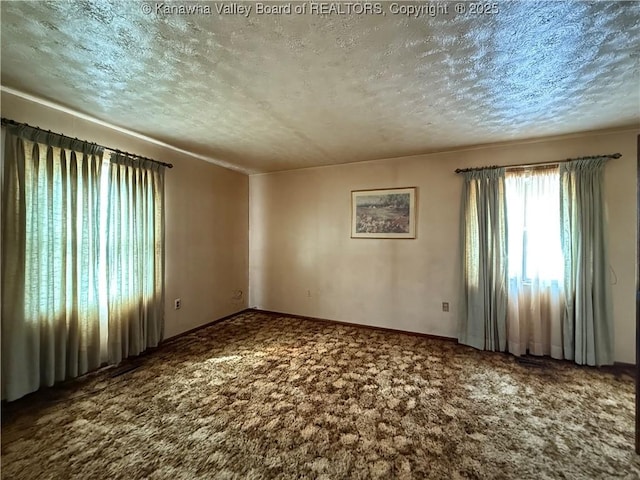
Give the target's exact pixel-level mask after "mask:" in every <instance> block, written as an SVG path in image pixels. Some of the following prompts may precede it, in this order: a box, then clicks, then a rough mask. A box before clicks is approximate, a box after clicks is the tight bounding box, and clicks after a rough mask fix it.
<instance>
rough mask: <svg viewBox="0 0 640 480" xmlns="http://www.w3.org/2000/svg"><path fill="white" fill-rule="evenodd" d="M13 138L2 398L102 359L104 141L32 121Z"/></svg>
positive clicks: (5, 220)
mask: <svg viewBox="0 0 640 480" xmlns="http://www.w3.org/2000/svg"><path fill="white" fill-rule="evenodd" d="M7 130H8V131H7V133H6V138H5V145H4V146H5V155H4V167H3V171H4V175H3V188H2V398H3V399H4V398H6V399H8V400H14V399H16V398H19V397H21V396H23V395H25V394H27V393H29V392H32V391H34V390H37V389H38V388H39V387H40V386H41V385H53V384H54V383H55V382H57V381H60V380H64V379H66V378H70V377H75V376H78V375H82V374H83V373H85V372H87V371H89V370H91V369H94V368H96V367H98V366H99V365H100V360H101V359H100V312H99V307H98V283H97V278H98V255H99V250H98V245H99V235H100V229H99V208H98V207H97V206H98V198H99V195H100V182H99V176H100V168H101V163H102V150H101V149H100V148H97V147H96V146H95V145H90V144H86V143H83V142H78V141H73V140H71V139H67V138H61V137H55V136H52V135H50V134H47V133H46V132H42V131H38V130H36V129H31V128H29V127H11V128H10V129H9V128H8V129H7Z"/></svg>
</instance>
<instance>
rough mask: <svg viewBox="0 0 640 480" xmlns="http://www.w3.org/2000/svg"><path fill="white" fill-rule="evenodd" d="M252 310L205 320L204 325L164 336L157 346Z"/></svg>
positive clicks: (246, 309) (248, 309)
mask: <svg viewBox="0 0 640 480" xmlns="http://www.w3.org/2000/svg"><path fill="white" fill-rule="evenodd" d="M252 310H254V309H253V308H245V309H243V310H240V311H239V312H236V313H231V314H229V315H226V316H224V317H222V318H218V319H217V320H212V321H210V322H207V323H205V324H204V325H200V326H198V327H194V328H192V329H190V330H187V331H186V332H182V333H179V334H177V335H174V336H173V337H169V338H165V339H164V340H162V341H161V342H160V344H159V345H158V347H157V348H159V347H161V346H163V345H165V344H167V343H170V342H174V341H176V340H178V339H179V338H182V337H185V336H187V335H191V334H192V333H195V332H197V331H198V330H202V329H203V328H207V327H210V326H211V325H215V324H216V323H220V322H224V321H225V320H229V319H230V318H233V317H235V316H236V315H242V314H243V313H246V312H250V311H252Z"/></svg>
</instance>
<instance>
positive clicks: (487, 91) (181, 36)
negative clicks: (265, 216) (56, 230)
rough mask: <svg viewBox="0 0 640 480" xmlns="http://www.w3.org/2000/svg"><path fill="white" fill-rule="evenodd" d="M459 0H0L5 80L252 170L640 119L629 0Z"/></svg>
mask: <svg viewBox="0 0 640 480" xmlns="http://www.w3.org/2000/svg"><path fill="white" fill-rule="evenodd" d="M287 3H288V2H283V3H280V5H281V6H286V5H287ZM462 3H463V2H438V3H436V2H430V3H426V2H400V3H399V4H398V3H395V4H394V3H392V2H380V3H379V4H376V3H370V4H369V5H370V6H371V9H372V10H377V9H379V11H380V13H376V12H375V11H374V13H370V14H367V13H363V14H357V13H353V12H351V13H347V10H348V8H353V7H350V5H353V4H347V3H342V4H339V3H338V2H333V3H331V2H325V3H324V5H325V6H318V5H316V7H312V6H311V5H310V4H309V3H308V2H298V3H296V2H291V8H292V10H295V8H303V7H302V6H304V8H305V10H306V11H307V13H305V14H296V13H294V12H292V13H291V14H286V13H284V14H280V15H275V14H266V13H260V12H258V11H257V8H258V7H259V6H258V4H257V3H255V2H244V3H242V2H197V3H195V2H193V3H189V2H180V3H178V2H176V3H172V2H164V3H163V2H139V1H127V2H89V1H82V2H42V1H38V2H2V6H1V8H2V12H1V13H2V17H1V19H2V29H1V35H2V44H1V46H2V51H1V53H2V85H4V86H7V87H11V88H14V89H16V90H19V91H22V92H25V93H28V94H31V95H34V96H37V97H40V98H43V99H49V100H51V101H54V102H56V103H59V104H61V105H64V106H66V107H69V108H71V109H73V110H76V111H78V112H82V113H85V114H88V115H91V116H93V117H95V118H97V119H100V120H103V121H106V122H109V123H111V124H114V125H117V126H119V127H124V128H127V129H130V130H133V131H135V132H139V133H141V134H144V135H147V136H150V137H153V138H155V139H158V140H161V141H163V142H166V143H169V144H171V145H174V146H176V147H179V148H182V149H186V150H188V151H191V152H194V153H197V154H200V155H205V156H207V157H210V158H212V159H217V160H220V161H223V162H228V163H231V164H234V165H235V166H237V168H239V169H241V170H244V171H246V172H266V171H275V170H285V169H293V168H301V167H307V166H315V165H327V164H335V163H344V162H354V161H361V160H372V159H378V158H391V157H398V156H405V155H412V154H419V153H426V152H432V151H438V150H445V149H452V148H456V147H462V146H468V145H478V144H484V143H492V142H499V141H507V140H515V139H523V138H534V137H540V136H547V135H556V134H564V133H573V132H578V131H585V130H592V129H600V128H609V127H617V126H627V125H633V124H637V123H638V122H639V121H640V70H639V67H640V65H639V59H640V50H639V49H640V47H639V43H638V42H639V39H640V4H639V3H638V2H598V3H587V2H582V1H580V2H575V1H574V2H566V1H565V2H559V1H558V2H533V1H522V2H504V1H501V2H496V3H495V4H493V5H495V7H490V8H489V12H488V13H486V12H485V13H479V12H477V11H472V10H473V8H474V7H473V6H472V4H471V3H464V6H465V10H466V12H465V13H462V14H461V13H456V11H455V9H456V5H460V4H462ZM271 4H272V5H273V4H276V3H273V2H272V3H271ZM488 5H491V4H488ZM234 6H241V7H243V8H246V7H250V8H251V11H250V12H249V14H248V15H246V16H245V15H242V12H238V13H235V14H234V13H230V14H218V9H219V8H233V7H234ZM420 6H423V7H422V8H423V10H422V12H420V10H418V11H417V12H416V13H418V15H414V16H407V15H404V14H403V13H401V12H398V13H395V12H396V10H400V9H401V7H404V8H405V9H406V7H413V8H414V9H417V8H419V7H420ZM475 6H476V7H477V6H478V4H475ZM181 7H182V8H185V7H187V8H188V7H190V8H193V9H194V10H196V13H194V14H190V15H189V14H180V8H181ZM445 7H446V9H447V11H446V12H445ZM320 8H327V9H329V10H330V11H328V12H327V13H326V14H319V12H317V10H319V9H320ZM366 8H368V7H366ZM429 8H431V9H432V10H429ZM458 8H460V7H458ZM434 9H437V10H434ZM149 10H151V12H150V13H147V12H148V11H149ZM209 10H210V13H208V11H209ZM311 10H316V11H315V12H314V13H311Z"/></svg>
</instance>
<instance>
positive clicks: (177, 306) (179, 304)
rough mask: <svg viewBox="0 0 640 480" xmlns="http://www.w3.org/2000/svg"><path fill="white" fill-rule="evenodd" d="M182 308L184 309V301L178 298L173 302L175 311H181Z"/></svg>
mask: <svg viewBox="0 0 640 480" xmlns="http://www.w3.org/2000/svg"><path fill="white" fill-rule="evenodd" d="M180 307H182V300H181V299H179V298H176V299H175V300H174V301H173V308H174V309H175V310H180Z"/></svg>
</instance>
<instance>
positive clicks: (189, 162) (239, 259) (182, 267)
mask: <svg viewBox="0 0 640 480" xmlns="http://www.w3.org/2000/svg"><path fill="white" fill-rule="evenodd" d="M1 112H2V116H3V117H7V118H10V119H12V120H16V121H19V122H26V123H29V124H30V125H34V126H39V127H41V128H45V129H50V130H52V131H54V132H59V133H63V134H65V135H69V136H72V137H78V138H81V139H84V140H89V141H93V142H96V143H99V144H101V145H105V146H108V147H112V148H118V149H121V150H125V151H129V152H132V153H136V154H139V155H143V156H147V157H151V158H154V159H156V160H160V161H163V162H167V163H173V165H174V168H173V169H171V170H167V172H166V176H165V193H166V198H165V202H166V212H165V215H166V216H165V218H166V274H165V280H166V321H165V338H168V337H171V336H174V335H177V334H179V333H181V332H184V331H186V330H189V329H191V328H194V327H197V326H200V325H203V324H205V323H208V322H211V321H212V320H216V319H218V318H221V317H224V316H226V315H229V314H231V313H235V312H237V311H240V310H242V309H244V308H246V304H247V302H246V298H247V295H246V293H247V291H248V198H249V192H248V187H249V179H248V177H247V176H246V175H243V174H241V173H237V172H234V171H231V170H228V169H225V168H221V167H219V166H217V165H213V164H211V163H207V162H205V161H202V160H199V159H195V158H193V157H190V156H187V155H184V154H181V153H177V152H174V151H172V150H170V149H167V148H164V147H161V146H158V145H154V144H153V143H149V142H146V141H144V140H141V139H138V138H135V137H132V136H129V135H126V134H124V133H120V132H118V131H115V130H112V129H109V128H106V127H103V126H100V125H97V124H95V123H92V122H89V121H87V120H83V119H80V118H77V117H74V116H72V115H70V114H68V113H64V112H61V111H59V110H55V109H53V108H49V107H46V106H43V105H40V104H37V103H34V102H31V101H28V100H25V99H23V98H20V97H17V96H15V95H12V94H10V93H7V92H4V91H3V92H2V103H1ZM234 290H242V291H243V292H244V297H243V299H242V300H240V301H237V300H232V295H233V292H234ZM178 297H180V298H181V299H182V308H181V309H180V310H174V308H173V299H174V298H178Z"/></svg>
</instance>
